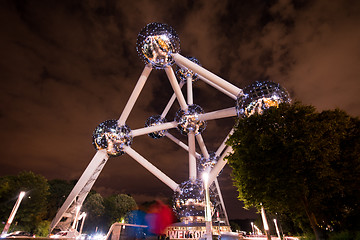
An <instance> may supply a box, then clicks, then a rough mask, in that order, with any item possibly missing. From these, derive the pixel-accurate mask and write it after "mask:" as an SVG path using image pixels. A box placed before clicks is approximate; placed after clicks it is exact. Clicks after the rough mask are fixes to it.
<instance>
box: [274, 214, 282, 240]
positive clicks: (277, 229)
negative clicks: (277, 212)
mask: <svg viewBox="0 0 360 240" xmlns="http://www.w3.org/2000/svg"><path fill="white" fill-rule="evenodd" d="M273 220H274V224H275V229H276V233H277V235H278V237H279V239H281V236H280V232H279V228H278V225H277V221H276V219H275V218H274V219H273Z"/></svg>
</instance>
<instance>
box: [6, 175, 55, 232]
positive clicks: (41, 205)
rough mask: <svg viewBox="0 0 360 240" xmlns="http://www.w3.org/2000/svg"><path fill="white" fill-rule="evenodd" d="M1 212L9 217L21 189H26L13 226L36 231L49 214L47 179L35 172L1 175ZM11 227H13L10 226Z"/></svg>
mask: <svg viewBox="0 0 360 240" xmlns="http://www.w3.org/2000/svg"><path fill="white" fill-rule="evenodd" d="M0 181H1V185H2V186H4V187H2V188H1V194H0V195H1V196H0V197H1V198H0V214H1V218H2V219H7V218H8V217H9V215H10V213H11V210H12V208H13V206H14V204H15V202H16V200H17V198H18V196H19V193H20V192H21V191H25V192H26V195H25V197H24V198H23V200H22V202H21V204H20V206H19V209H18V211H17V214H16V216H15V219H14V221H13V226H12V227H14V226H15V225H18V226H20V227H21V228H22V229H23V230H25V231H29V232H33V233H36V229H37V225H38V224H39V223H40V222H41V221H42V220H43V219H44V218H45V216H46V214H47V196H48V194H49V192H48V190H49V185H48V183H47V180H46V179H45V178H44V177H43V176H41V175H38V174H35V173H33V172H21V173H19V174H18V175H16V176H4V177H1V180H0ZM10 229H11V228H10Z"/></svg>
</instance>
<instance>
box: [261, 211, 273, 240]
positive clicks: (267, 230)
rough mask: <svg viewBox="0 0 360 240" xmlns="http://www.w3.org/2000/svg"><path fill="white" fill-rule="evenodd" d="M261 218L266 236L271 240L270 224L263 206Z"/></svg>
mask: <svg viewBox="0 0 360 240" xmlns="http://www.w3.org/2000/svg"><path fill="white" fill-rule="evenodd" d="M261 217H262V220H263V224H264V231H265V234H266V238H267V239H268V240H271V236H270V231H269V224H268V222H267V220H266V216H265V209H264V207H263V206H262V204H261Z"/></svg>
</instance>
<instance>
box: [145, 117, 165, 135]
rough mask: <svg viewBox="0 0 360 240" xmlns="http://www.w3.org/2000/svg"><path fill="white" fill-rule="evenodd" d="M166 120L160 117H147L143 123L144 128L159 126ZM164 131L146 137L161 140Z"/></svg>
mask: <svg viewBox="0 0 360 240" xmlns="http://www.w3.org/2000/svg"><path fill="white" fill-rule="evenodd" d="M166 122H167V121H166V119H165V118H161V116H160V115H154V116H151V117H149V118H148V119H147V120H146V122H145V127H151V126H155V125H160V124H162V123H166ZM166 132H167V131H166V130H161V131H156V132H152V133H149V134H148V135H149V136H150V137H152V138H154V139H157V138H162V137H164V136H165V134H166Z"/></svg>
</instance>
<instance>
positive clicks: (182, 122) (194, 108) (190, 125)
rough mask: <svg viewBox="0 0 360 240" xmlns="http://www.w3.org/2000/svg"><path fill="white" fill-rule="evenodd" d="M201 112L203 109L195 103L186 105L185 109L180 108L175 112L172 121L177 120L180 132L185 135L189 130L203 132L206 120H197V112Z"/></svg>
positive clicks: (196, 132) (197, 132)
mask: <svg viewBox="0 0 360 240" xmlns="http://www.w3.org/2000/svg"><path fill="white" fill-rule="evenodd" d="M202 113H204V110H203V109H202V108H201V107H200V106H198V105H196V104H193V105H190V106H188V109H187V111H184V110H181V109H180V110H179V111H178V112H177V113H176V116H175V119H174V121H176V122H178V129H179V130H180V132H181V134H183V135H187V134H188V133H189V132H194V133H195V135H197V134H199V133H201V132H203V131H204V130H205V128H206V121H201V120H199V114H202Z"/></svg>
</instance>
